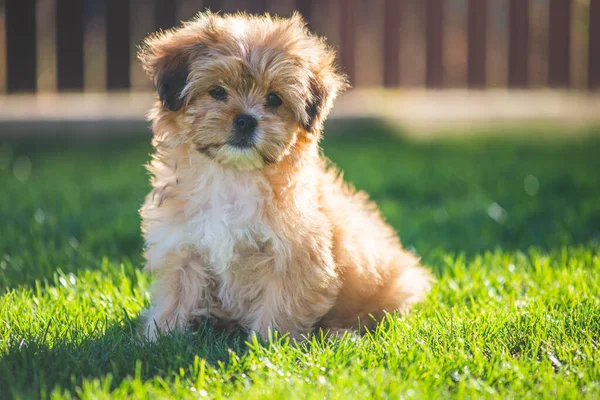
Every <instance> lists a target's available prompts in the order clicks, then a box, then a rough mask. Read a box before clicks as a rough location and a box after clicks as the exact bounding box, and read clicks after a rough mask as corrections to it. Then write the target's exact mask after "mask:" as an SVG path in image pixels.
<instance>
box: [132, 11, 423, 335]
mask: <svg viewBox="0 0 600 400" xmlns="http://www.w3.org/2000/svg"><path fill="white" fill-rule="evenodd" d="M139 59H140V60H141V63H142V66H143V67H144V69H145V71H146V72H147V73H148V75H149V76H150V78H151V79H152V80H153V82H154V84H155V85H156V88H157V92H158V99H157V102H156V103H155V105H154V106H153V108H152V109H151V111H150V112H149V114H148V119H149V120H150V121H151V122H152V130H153V134H154V135H153V141H152V144H153V146H154V154H153V157H152V160H151V162H150V163H149V165H148V170H149V172H150V174H151V176H152V179H151V184H152V190H151V192H150V193H149V195H148V196H147V198H146V200H145V203H144V205H143V206H142V208H141V210H140V214H141V219H142V232H143V235H144V238H145V243H146V247H145V258H146V261H147V263H146V267H145V268H146V270H147V271H149V272H150V273H151V274H152V275H153V276H154V279H155V282H154V284H153V287H152V289H151V294H152V305H151V307H150V308H149V309H148V310H146V312H145V315H144V317H145V322H144V325H143V329H144V334H145V336H146V337H147V338H148V339H150V340H155V339H156V338H157V336H158V335H160V334H162V333H166V332H169V331H171V330H175V329H185V328H186V327H189V326H190V325H191V324H192V323H194V322H195V321H196V322H197V321H201V320H204V319H209V320H213V321H215V322H218V323H219V324H224V326H230V327H241V328H243V329H245V330H247V331H249V332H250V333H251V334H253V333H257V334H260V335H261V336H262V337H263V338H266V337H267V335H268V334H269V331H270V330H277V331H279V332H281V333H289V335H290V337H291V338H295V339H300V338H302V337H303V335H306V334H307V333H309V332H311V331H312V330H315V329H318V328H321V329H323V330H324V331H329V332H332V333H336V332H345V331H347V330H350V331H353V330H354V329H356V328H357V327H359V326H363V327H365V328H367V329H368V327H369V326H374V324H376V323H377V321H378V320H380V319H381V318H382V317H383V316H384V315H385V313H386V312H393V311H398V312H400V313H406V312H407V311H408V310H409V309H410V307H411V306H412V305H413V304H414V303H416V302H418V301H420V300H422V299H423V298H424V296H425V295H426V293H427V291H428V288H429V287H430V284H431V275H430V273H429V272H428V271H427V270H426V269H424V268H422V267H421V266H419V260H418V258H417V257H416V256H414V255H413V254H412V253H410V252H408V251H405V250H404V249H403V248H402V246H401V244H400V241H399V239H398V237H397V235H396V233H395V231H394V230H393V229H392V228H391V227H390V226H388V225H387V224H386V223H385V222H384V220H383V218H382V217H381V216H380V213H379V212H378V210H377V207H376V206H375V205H374V204H373V203H372V202H370V201H369V200H368V198H367V196H366V195H365V194H364V193H361V192H357V191H356V190H354V189H353V188H352V187H350V186H349V185H347V184H346V183H344V181H343V179H342V178H341V177H340V174H339V173H338V171H337V170H336V169H335V168H334V167H332V166H330V165H329V163H328V161H327V160H326V159H325V158H324V156H323V155H322V153H321V151H320V149H319V139H320V138H321V132H322V128H323V122H324V120H325V118H326V117H327V115H328V113H329V111H330V109H331V107H332V105H333V101H334V99H335V98H336V96H337V95H338V94H339V93H340V92H342V91H343V90H344V89H345V88H346V87H347V84H346V79H345V78H344V76H343V75H342V74H341V73H340V72H339V71H338V68H337V67H336V64H335V54H334V51H333V50H332V49H331V48H330V47H329V46H328V45H327V44H326V42H325V41H324V40H323V39H321V38H319V37H317V36H315V35H314V34H312V33H311V32H309V30H308V29H307V28H306V25H305V23H304V22H303V20H302V18H301V16H300V15H299V14H294V15H293V16H292V17H291V18H279V17H274V16H269V15H268V14H267V15H262V16H252V15H247V14H244V13H238V14H233V15H220V14H213V13H210V12H205V13H200V14H198V15H197V16H196V17H195V18H194V19H192V20H191V21H188V22H185V23H183V24H182V25H181V26H180V27H178V28H176V29H173V30H169V31H166V32H159V33H156V34H153V35H151V36H150V37H149V38H147V39H146V40H145V41H144V43H143V44H142V45H141V46H140V50H139Z"/></svg>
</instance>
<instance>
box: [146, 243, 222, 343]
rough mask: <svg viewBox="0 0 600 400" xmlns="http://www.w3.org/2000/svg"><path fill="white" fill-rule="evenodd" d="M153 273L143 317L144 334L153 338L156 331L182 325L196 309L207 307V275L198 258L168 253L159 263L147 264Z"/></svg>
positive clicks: (193, 315) (184, 325) (156, 334)
mask: <svg viewBox="0 0 600 400" xmlns="http://www.w3.org/2000/svg"><path fill="white" fill-rule="evenodd" d="M147 269H148V270H150V271H151V272H152V273H153V274H154V276H155V283H154V285H153V286H152V289H151V292H152V307H151V308H150V309H149V310H148V311H146V313H145V315H144V317H145V318H146V320H145V323H144V335H145V336H146V337H147V338H148V339H149V340H152V341H153V340H156V338H157V336H158V332H159V331H161V332H168V331H171V330H175V329H182V328H185V327H186V326H187V325H188V323H189V322H190V321H191V319H193V318H195V314H194V313H195V312H196V311H197V310H198V309H205V308H207V307H208V306H209V298H208V296H209V286H210V276H209V275H208V272H207V270H206V269H205V268H204V266H203V264H202V261H201V260H200V259H199V257H197V256H194V254H193V253H189V254H181V253H178V254H170V255H169V256H168V257H166V258H165V260H164V261H163V262H162V263H161V264H160V266H155V265H152V264H151V263H150V260H149V264H148V266H147Z"/></svg>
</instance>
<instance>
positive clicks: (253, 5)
mask: <svg viewBox="0 0 600 400" xmlns="http://www.w3.org/2000/svg"><path fill="white" fill-rule="evenodd" d="M245 10H246V12H247V13H249V14H262V13H264V12H265V11H267V2H266V0H246V2H245Z"/></svg>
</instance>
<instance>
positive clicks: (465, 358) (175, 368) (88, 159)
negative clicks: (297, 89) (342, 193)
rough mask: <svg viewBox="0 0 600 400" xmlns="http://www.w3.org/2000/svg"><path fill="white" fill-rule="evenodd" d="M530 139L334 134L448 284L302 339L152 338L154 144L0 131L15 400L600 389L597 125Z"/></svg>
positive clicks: (582, 393) (4, 289) (376, 131)
mask: <svg viewBox="0 0 600 400" xmlns="http://www.w3.org/2000/svg"><path fill="white" fill-rule="evenodd" d="M340 130H343V131H345V133H344V134H339V132H336V131H340ZM365 132H366V133H365ZM529 133H531V132H519V131H515V132H491V133H490V135H486V136H483V137H481V136H480V137H477V138H472V137H470V138H463V139H451V140H450V139H447V140H438V141H430V142H416V141H412V140H409V139H406V138H403V137H402V136H401V135H399V134H398V133H397V132H394V131H393V129H391V128H389V127H386V126H384V125H382V124H377V123H368V124H367V123H359V124H353V125H352V127H351V128H350V127H349V126H338V127H331V128H329V129H328V134H329V135H328V136H327V139H326V140H325V141H324V148H325V151H326V154H327V155H328V156H329V157H330V158H331V159H332V160H333V161H334V162H335V163H337V164H338V165H339V166H340V167H341V168H342V169H343V170H344V171H345V176H346V178H347V179H348V180H349V181H351V182H353V183H354V184H355V185H356V186H357V187H358V188H360V189H364V190H366V191H368V192H369V193H370V194H371V195H372V198H373V199H375V200H376V201H377V202H378V203H379V204H380V206H381V208H382V210H383V213H384V214H385V216H386V217H387V219H388V220H389V221H390V223H391V224H392V225H393V226H394V227H395V228H396V229H397V230H398V232H399V235H400V237H401V238H402V241H403V243H404V244H405V246H406V247H407V248H409V249H411V250H412V251H414V252H416V253H418V254H419V255H420V256H421V257H422V259H423V263H424V264H425V265H427V266H428V267H429V268H431V269H432V270H433V271H434V274H435V276H436V277H437V283H436V284H435V286H434V288H433V290H432V292H431V293H430V295H429V296H428V298H427V301H426V302H424V303H423V304H422V305H420V306H419V307H417V308H416V309H415V310H414V313H412V314H411V315H410V316H408V317H405V318H401V317H398V316H396V315H390V316H389V318H388V319H387V320H386V321H385V322H384V323H383V324H381V325H380V327H379V328H378V330H377V331H376V332H373V333H372V334H368V335H365V336H363V337H361V338H355V337H345V338H342V339H341V340H328V339H324V338H323V337H322V336H320V335H313V336H311V337H310V338H309V339H308V340H307V341H305V342H303V343H300V344H293V343H289V341H288V340H287V339H286V338H285V337H283V338H281V337H277V336H275V337H273V338H271V339H270V340H268V341H265V342H261V343H259V342H257V341H256V340H254V341H251V342H247V341H246V339H247V338H246V336H245V335H244V334H241V333H238V334H234V335H231V336H223V335H221V334H218V333H215V332H213V331H212V330H211V328H210V327H209V326H205V327H203V328H202V329H201V331H200V332H199V333H198V334H195V335H192V334H189V333H181V334H173V335H171V336H167V337H163V338H161V339H160V340H159V342H158V343H156V344H149V343H141V342H138V341H137V340H136V339H135V336H134V331H135V329H136V326H137V325H136V324H137V317H138V315H139V312H140V310H142V309H143V308H144V307H146V306H147V305H148V303H149V297H148V293H147V289H148V287H149V284H150V279H149V277H148V276H147V275H146V274H145V273H144V272H142V270H141V267H142V265H143V260H142V258H141V256H140V253H141V249H142V240H141V237H140V232H139V218H138V216H137V209H138V207H139V206H140V205H141V203H142V200H143V198H144V195H145V194H146V192H147V190H148V183H147V180H148V179H147V174H146V172H145V170H144V169H143V167H142V164H143V163H145V162H146V161H147V160H148V153H149V151H150V146H149V138H148V137H147V136H141V135H137V136H131V135H124V136H123V137H122V138H118V139H114V138H113V139H112V140H110V141H108V140H105V141H101V140H95V141H90V140H86V141H82V140H73V139H60V138H54V139H50V138H45V139H44V138H42V139H36V140H25V139H21V140H8V139H2V138H0V192H1V194H0V397H2V398H7V397H8V398H11V397H14V398H22V397H23V398H37V397H43V398H70V397H78V398H126V397H133V398H141V397H145V396H149V397H153V398H162V397H165V396H168V395H170V396H174V397H177V398H197V397H209V398H221V397H232V398H241V399H253V398H285V399H288V398H290V399H291V398H298V399H306V398H324V397H325V398H333V399H335V398H343V399H346V398H365V397H370V396H373V397H377V398H398V397H402V398H411V397H414V398H439V397H450V396H458V397H469V398H480V397H494V398H519V399H520V398H599V397H600V130H596V131H593V130H590V131H589V132H588V134H584V135H579V136H577V137H571V138H569V139H565V138H563V139H556V138H555V139H544V140H539V139H534V138H531V137H530V138H529V139H523V138H522V137H524V136H530V135H527V134H529ZM537 137H539V136H537Z"/></svg>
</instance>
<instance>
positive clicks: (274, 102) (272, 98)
mask: <svg viewBox="0 0 600 400" xmlns="http://www.w3.org/2000/svg"><path fill="white" fill-rule="evenodd" d="M281 103H283V102H282V101H281V98H280V97H279V96H277V95H276V94H275V93H269V94H268V95H267V105H268V106H269V107H279V106H280V105H281Z"/></svg>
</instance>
